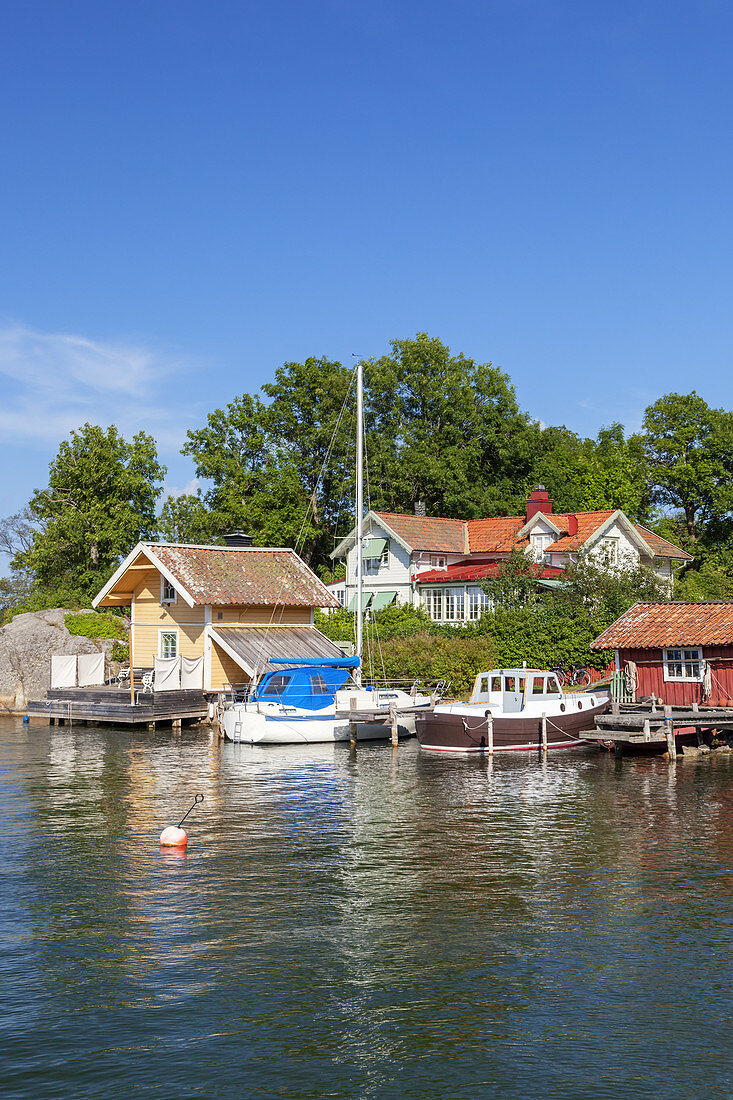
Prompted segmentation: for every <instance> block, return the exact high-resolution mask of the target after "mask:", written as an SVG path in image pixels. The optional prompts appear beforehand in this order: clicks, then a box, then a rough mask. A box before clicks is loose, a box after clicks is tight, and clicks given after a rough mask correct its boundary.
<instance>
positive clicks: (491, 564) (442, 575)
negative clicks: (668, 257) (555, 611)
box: [415, 561, 565, 584]
mask: <svg viewBox="0 0 733 1100" xmlns="http://www.w3.org/2000/svg"><path fill="white" fill-rule="evenodd" d="M499 565H500V563H499V562H498V561H483V562H471V561H458V562H455V563H454V564H453V565H449V566H448V567H447V569H426V570H425V571H424V572H423V573H417V574H416V575H415V580H416V581H417V583H418V584H440V583H443V584H448V583H452V582H453V581H473V580H483V579H486V578H489V577H496V576H497V574H498V572H499ZM531 569H532V572H533V573H536V575H537V577H538V578H540V577H541V578H542V579H543V580H557V579H558V578H560V577H564V576H565V570H564V569H558V568H557V567H556V566H554V565H547V566H545V567H544V569H540V567H539V566H538V565H532V566H531Z"/></svg>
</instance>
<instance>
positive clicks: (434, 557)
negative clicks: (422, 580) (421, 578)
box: [430, 554, 446, 569]
mask: <svg viewBox="0 0 733 1100" xmlns="http://www.w3.org/2000/svg"><path fill="white" fill-rule="evenodd" d="M430 568H431V569H445V568H446V561H445V555H444V554H431V555H430Z"/></svg>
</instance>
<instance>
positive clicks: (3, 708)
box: [0, 608, 112, 714]
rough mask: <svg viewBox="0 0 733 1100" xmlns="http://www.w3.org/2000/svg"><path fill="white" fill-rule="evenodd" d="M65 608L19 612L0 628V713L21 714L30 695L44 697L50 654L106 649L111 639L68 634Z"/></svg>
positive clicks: (96, 651)
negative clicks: (22, 613) (24, 613)
mask: <svg viewBox="0 0 733 1100" xmlns="http://www.w3.org/2000/svg"><path fill="white" fill-rule="evenodd" d="M67 614H68V612H67V611H64V610H63V609H62V608H55V609H54V610H52V611H33V612H30V613H28V614H26V615H16V617H15V618H14V619H13V620H12V622H9V623H8V625H7V626H4V627H3V628H2V629H0V714H3V713H5V714H22V713H24V712H25V710H26V706H27V703H28V700H29V699H43V698H44V696H45V694H46V692H47V691H48V688H49V687H50V685H51V657H52V656H53V655H54V654H58V653H65V654H72V653H76V654H78V653H99V652H100V651H105V652H107V651H108V650H109V649H110V648H111V646H112V642H110V641H107V640H104V641H101V640H98V641H92V639H91V638H78V637H75V636H74V635H72V634H69V632H68V630H67V629H66V624H65V622H64V616H65V615H67Z"/></svg>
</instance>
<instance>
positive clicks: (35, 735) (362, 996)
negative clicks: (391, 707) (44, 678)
mask: <svg viewBox="0 0 733 1100" xmlns="http://www.w3.org/2000/svg"><path fill="white" fill-rule="evenodd" d="M0 761H1V762H2V773H1V774H2V794H3V797H2V800H1V801H0V875H2V889H1V891H0V933H1V938H0V999H1V1002H2V1003H1V1004H0V1071H1V1073H0V1078H1V1079H2V1094H3V1096H4V1097H44V1098H45V1097H95V1098H96V1097H118V1096H119V1097H122V1096H125V1097H128V1096H130V1095H133V1096H137V1095H144V1096H146V1097H147V1096H150V1097H166V1098H169V1097H287V1098H292V1100H299V1098H311V1097H313V1098H315V1097H319V1098H320V1097H410V1098H411V1097H421V1098H424V1097H451V1098H454V1097H460V1098H463V1097H476V1096H480V1097H501V1098H502V1100H507V1098H515V1097H536V1096H537V1095H538V1094H542V1095H544V1096H545V1097H562V1098H574V1097H588V1096H594V1097H618V1096H624V1095H633V1096H639V1097H665V1098H676V1097H689V1096H692V1095H695V1094H704V1095H705V1096H706V1097H730V1096H732V1095H733V1072H732V1071H731V1068H730V1061H731V1057H730V1056H731V1052H732V1048H733V1037H732V1035H731V1009H732V1005H733V998H732V997H731V989H730V984H731V951H732V950H733V919H732V918H733V898H732V895H731V870H732V864H733V830H732V826H733V819H732V816H731V815H732V814H733V797H732V795H731V791H733V758H731V757H715V758H703V759H699V760H691V759H689V758H688V759H687V760H684V759H681V760H679V761H678V764H677V766H676V768H675V767H672V768H670V767H668V766H667V765H666V764H664V763H663V762H661V761H644V762H637V763H634V762H630V761H626V760H625V761H624V762H623V764H617V763H616V761H615V760H614V759H613V757H611V756H606V755H600V756H599V755H598V754H597V753H596V752H594V751H591V752H589V753H587V754H586V753H580V754H578V753H575V754H573V753H570V754H557V755H556V756H555V757H551V758H550V760H548V761H547V762H546V763H545V764H541V763H539V762H538V761H537V759H536V758H535V757H532V758H526V759H520V758H518V757H517V756H512V757H507V756H504V757H497V758H496V759H495V761H494V763H493V765H487V764H486V763H485V762H484V763H482V762H480V761H478V760H476V759H470V760H469V759H467V760H461V759H456V758H450V759H443V758H441V757H439V756H428V755H420V753H419V752H418V749H417V745H416V744H415V742H414V741H413V742H410V743H408V744H404V745H401V746H400V748H399V750H398V751H397V752H396V753H393V752H392V750H391V748H390V747H389V746H387V745H376V744H372V745H364V746H359V748H358V751H357V752H356V753H351V751H350V749H349V747H348V746H316V747H310V748H304V749H300V748H293V749H287V748H285V749H276V748H273V749H251V748H247V747H245V746H239V745H225V744H219V743H218V742H217V741H216V740H215V739H214V738H213V737H211V736H210V735H209V733H208V731H206V732H201V731H184V732H183V733H182V734H180V735H173V734H172V733H170V732H166V733H163V732H161V731H158V732H157V733H152V732H151V733H148V732H144V733H131V732H126V731H120V730H113V729H91V728H90V729H86V728H78V729H76V728H71V729H70V728H66V727H62V728H49V727H47V726H45V725H42V724H32V725H30V726H23V725H22V724H21V723H20V721H14V720H3V721H1V722H0ZM197 791H201V792H202V793H203V794H204V796H205V802H204V803H203V805H202V806H199V807H197V808H196V810H195V811H194V813H193V814H192V815H191V817H190V819H189V823H190V829H189V833H190V837H191V839H190V844H189V849H188V852H187V854H185V855H179V854H176V853H167V854H166V853H161V851H160V850H159V848H158V844H157V837H158V835H159V833H160V831H161V829H162V828H163V827H164V826H165V825H167V824H171V823H173V824H175V823H176V822H177V821H178V819H179V818H180V817H181V816H182V814H183V812H184V811H185V810H186V809H187V808H188V806H189V805H190V803H191V801H192V799H193V794H194V793H195V792H197ZM189 823H187V824H189Z"/></svg>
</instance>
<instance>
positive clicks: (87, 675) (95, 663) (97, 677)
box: [78, 653, 104, 687]
mask: <svg viewBox="0 0 733 1100" xmlns="http://www.w3.org/2000/svg"><path fill="white" fill-rule="evenodd" d="M78 667H79V687H92V685H93V684H103V683H104V654H103V653H80V654H79V662H78Z"/></svg>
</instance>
